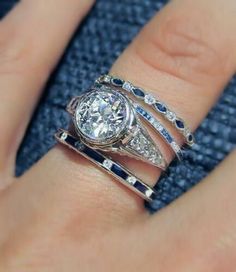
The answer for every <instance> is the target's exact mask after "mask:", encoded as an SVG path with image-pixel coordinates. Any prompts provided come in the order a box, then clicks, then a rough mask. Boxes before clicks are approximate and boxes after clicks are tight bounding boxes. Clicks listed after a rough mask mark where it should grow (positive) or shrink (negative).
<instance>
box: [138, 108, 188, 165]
mask: <svg viewBox="0 0 236 272" xmlns="http://www.w3.org/2000/svg"><path fill="white" fill-rule="evenodd" d="M134 107H135V109H136V112H137V113H138V114H139V115H140V116H141V117H142V118H143V119H144V120H145V121H146V122H147V123H148V124H149V125H150V126H151V127H152V128H153V129H154V130H155V131H156V132H157V133H158V134H159V135H160V136H161V137H162V139H164V141H165V142H166V143H167V144H168V145H169V146H170V148H171V149H172V150H173V151H174V153H175V155H176V156H177V158H178V159H179V160H181V158H182V156H183V154H182V151H181V148H180V146H179V145H178V144H177V143H176V141H175V140H174V138H173V136H172V135H171V134H170V132H169V131H168V130H167V129H166V128H165V127H164V126H163V125H162V124H161V123H160V122H159V121H158V120H157V118H155V117H154V116H153V115H152V114H151V113H150V112H148V111H147V110H145V109H144V108H143V107H141V106H140V105H139V104H136V103H134Z"/></svg>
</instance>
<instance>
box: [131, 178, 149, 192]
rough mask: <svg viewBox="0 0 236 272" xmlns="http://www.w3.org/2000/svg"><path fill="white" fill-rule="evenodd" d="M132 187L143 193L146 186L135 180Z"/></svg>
mask: <svg viewBox="0 0 236 272" xmlns="http://www.w3.org/2000/svg"><path fill="white" fill-rule="evenodd" d="M134 187H135V188H136V189H137V190H139V191H140V192H142V193H145V192H146V190H147V187H146V186H145V185H143V184H142V183H141V182H139V181H138V180H137V181H136V182H135V184H134Z"/></svg>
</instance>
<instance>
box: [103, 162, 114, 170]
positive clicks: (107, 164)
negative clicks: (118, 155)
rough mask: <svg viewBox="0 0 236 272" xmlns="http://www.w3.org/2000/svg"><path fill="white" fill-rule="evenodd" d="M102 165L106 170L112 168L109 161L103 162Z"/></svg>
mask: <svg viewBox="0 0 236 272" xmlns="http://www.w3.org/2000/svg"><path fill="white" fill-rule="evenodd" d="M102 164H103V166H104V167H105V168H107V169H111V167H112V161H110V160H104V162H103V163H102Z"/></svg>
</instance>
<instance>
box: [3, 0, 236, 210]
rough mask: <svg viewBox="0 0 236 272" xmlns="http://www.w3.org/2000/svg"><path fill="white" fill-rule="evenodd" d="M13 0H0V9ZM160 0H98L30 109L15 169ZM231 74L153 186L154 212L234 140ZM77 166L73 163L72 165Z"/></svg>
mask: <svg viewBox="0 0 236 272" xmlns="http://www.w3.org/2000/svg"><path fill="white" fill-rule="evenodd" d="M13 3H14V1H13V0H1V3H0V14H1V16H3V14H4V13H5V12H6V11H7V10H8V9H10V8H11V6H12V4H13ZM164 3H165V1H157V0H145V1H143V0H123V1H120V0H113V1H107V0H98V1H97V4H96V5H95V7H94V8H93V10H92V11H91V12H90V14H89V16H88V17H87V19H86V20H85V21H84V23H83V25H82V26H81V27H80V28H79V29H78V31H77V32H76V34H75V36H74V38H73V40H72V42H71V44H70V46H69V47H68V49H67V51H66V53H65V55H64V57H63V58H62V61H61V63H60V64H59V65H58V68H57V70H56V71H55V73H54V74H53V75H52V77H51V79H50V81H49V83H48V85H47V87H46V90H45V94H44V97H43V98H42V100H41V102H40V104H39V105H38V108H37V110H36V112H35V114H34V117H33V119H32V122H31V124H30V126H29V129H28V131H27V134H26V137H25V139H24V141H23V144H22V146H21V148H20V151H19V153H18V157H17V174H18V175H19V174H21V173H23V172H24V171H25V170H26V169H28V168H29V167H30V166H31V165H32V164H33V163H35V162H36V161H37V160H38V159H39V158H41V157H42V156H43V155H44V154H45V153H46V152H47V151H48V150H49V149H50V148H51V147H52V146H53V145H54V144H55V141H54V138H53V134H54V132H55V131H56V130H57V128H59V127H67V125H68V116H67V114H66V113H65V111H64V107H65V106H66V103H67V102H68V101H69V99H70V98H71V97H72V96H74V95H78V93H79V92H80V91H81V90H86V89H87V88H88V87H89V86H90V85H91V84H92V82H93V80H94V79H95V78H96V77H97V76H98V75H100V74H102V73H105V72H107V71H108V70H109V67H110V66H111V65H112V63H113V62H114V60H115V59H116V58H117V57H118V56H119V54H120V53H121V52H122V50H123V49H124V48H125V47H126V46H127V44H128V43H129V42H130V41H131V40H132V38H133V37H134V36H135V35H136V33H137V32H138V31H139V30H140V29H141V27H142V26H143V25H144V24H145V23H146V22H147V21H148V19H150V18H151V17H152V16H153V15H154V14H155V13H156V11H158V10H159V9H160V8H161V7H162V5H163V4H164ZM235 117H236V78H235V79H233V80H232V82H231V83H230V84H229V86H228V87H227V88H226V90H225V92H224V94H223V96H222V97H221V99H220V101H219V102H218V104H217V105H216V106H215V107H214V109H213V110H212V111H211V112H210V113H209V115H208V116H207V118H206V119H205V121H204V122H203V123H202V125H201V127H200V128H199V129H198V131H197V133H196V139H197V145H196V146H195V147H194V148H193V149H191V150H187V151H186V153H185V156H184V161H183V162H181V163H177V162H173V163H172V165H171V167H170V169H169V171H168V175H166V176H163V177H162V178H161V180H160V182H159V183H158V185H157V186H156V189H157V190H158V191H159V192H160V194H159V199H157V200H156V201H155V202H154V203H153V204H152V206H151V207H149V208H150V209H151V210H153V211H155V210H158V209H160V208H161V207H163V206H165V205H166V204H168V203H169V202H171V201H172V200H173V199H175V198H176V197H178V196H180V195H181V194H182V193H184V192H185V191H187V190H188V189H189V188H190V187H192V186H193V185H195V184H196V183H197V182H199V181H200V180H201V179H202V178H203V177H205V176H206V175H207V174H208V173H209V172H210V171H211V170H212V169H213V168H214V167H215V166H216V165H217V164H218V163H219V162H220V161H221V160H222V159H224V157H225V156H226V155H227V154H228V153H229V152H230V151H231V150H232V149H233V147H234V146H235V144H236V118H235ZM78 167H79V166H78Z"/></svg>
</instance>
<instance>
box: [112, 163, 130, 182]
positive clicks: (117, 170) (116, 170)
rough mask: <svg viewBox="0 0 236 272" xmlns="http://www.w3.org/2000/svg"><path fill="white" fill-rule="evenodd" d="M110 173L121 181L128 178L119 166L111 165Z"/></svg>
mask: <svg viewBox="0 0 236 272" xmlns="http://www.w3.org/2000/svg"><path fill="white" fill-rule="evenodd" d="M111 171H112V172H113V173H114V174H116V175H117V176H119V177H121V178H122V179H125V180H126V179H127V178H128V176H129V175H128V173H127V172H125V171H124V170H123V169H122V168H121V167H120V166H119V165H117V164H113V165H112V167H111Z"/></svg>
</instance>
